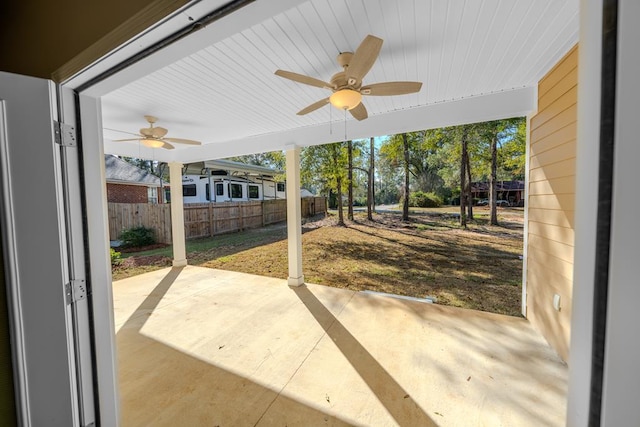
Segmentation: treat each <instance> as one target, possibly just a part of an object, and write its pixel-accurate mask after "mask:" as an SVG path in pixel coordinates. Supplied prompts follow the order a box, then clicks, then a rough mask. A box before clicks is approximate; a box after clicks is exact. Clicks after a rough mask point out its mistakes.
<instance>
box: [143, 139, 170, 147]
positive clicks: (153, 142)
mask: <svg viewBox="0 0 640 427" xmlns="http://www.w3.org/2000/svg"><path fill="white" fill-rule="evenodd" d="M140 142H142V145H145V146H147V147H151V148H160V147H162V146H163V145H164V142H162V141H160V140H157V139H143V140H141V141H140Z"/></svg>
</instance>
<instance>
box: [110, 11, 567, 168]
mask: <svg viewBox="0 0 640 427" xmlns="http://www.w3.org/2000/svg"><path fill="white" fill-rule="evenodd" d="M264 1H266V0H258V1H257V2H256V3H261V2H264ZM290 3H291V1H285V2H281V1H273V6H274V7H273V9H274V10H276V11H277V9H278V6H280V7H287V9H286V10H284V11H281V12H280V11H277V13H276V14H275V15H273V16H272V17H270V18H267V19H266V20H263V21H261V22H260V23H257V24H256V23H255V22H251V21H252V19H240V18H241V17H242V15H241V13H242V10H241V11H240V12H237V13H236V14H237V15H236V17H235V18H236V22H234V23H233V24H234V28H238V32H236V33H235V34H232V35H226V36H225V37H224V38H220V39H219V40H213V41H212V44H210V45H208V46H207V47H205V48H203V49H201V50H199V51H197V52H195V53H192V54H190V55H188V56H186V57H184V58H182V59H179V60H177V61H175V62H173V63H171V64H170V65H167V66H164V67H162V68H156V69H155V71H153V72H151V73H150V74H148V75H147V76H145V77H142V78H140V79H138V80H136V81H134V82H132V83H129V84H127V85H126V86H124V87H122V88H120V89H117V90H115V91H113V92H110V93H108V94H106V95H105V96H103V97H102V110H103V125H104V127H105V129H116V130H118V131H120V132H114V131H111V130H105V132H104V136H105V151H107V152H111V153H115V154H126V155H134V156H139V157H153V158H156V159H158V160H171V159H175V160H179V161H196V160H203V159H212V158H220V157H227V156H231V155H236V154H246V153H251V152H260V151H270V150H277V149H283V148H284V146H285V145H286V144H290V143H297V144H299V145H312V144H321V143H327V142H332V141H336V140H342V139H343V138H344V136H345V131H344V128H345V123H344V113H343V112H341V111H339V110H336V109H335V108H333V107H331V106H329V105H327V106H325V107H323V108H321V109H319V110H316V111H315V112H312V113H310V114H308V115H306V116H297V115H296V112H297V111H299V110H300V109H302V108H304V107H306V106H307V105H309V104H311V103H313V102H315V101H318V100H320V99H322V98H325V97H327V96H328V95H329V94H330V92H329V91H328V90H324V89H320V88H315V87H310V86H306V85H302V84H298V83H295V82H292V81H288V80H285V79H282V78H279V77H277V76H275V75H274V74H273V73H274V71H275V70H276V69H279V68H280V69H284V70H288V71H293V72H297V73H301V74H307V75H309V76H312V77H316V78H319V79H321V80H325V81H328V80H329V79H330V78H331V76H332V75H333V74H334V73H336V72H338V71H340V67H339V65H338V64H337V62H336V56H337V55H338V53H340V52H344V51H353V50H355V49H356V48H357V47H358V45H359V44H360V42H361V41H362V39H363V38H364V37H365V36H366V35H367V34H373V35H376V36H378V37H380V38H382V39H383V40H384V44H383V46H382V51H381V53H380V57H379V58H378V61H377V62H376V63H375V65H374V66H373V68H372V69H371V71H370V72H369V73H368V74H367V76H366V77H365V79H364V81H365V83H376V82H382V81H398V80H413V81H422V82H423V83H424V84H423V87H422V90H421V91H420V92H419V93H418V94H412V95H403V96H393V97H364V99H363V102H364V104H365V106H366V107H367V109H368V111H369V119H367V120H364V121H362V122H357V121H355V120H353V119H351V117H350V115H349V116H348V120H347V124H346V128H347V137H348V138H359V137H367V136H378V135H385V134H391V133H396V132H401V131H411V130H418V129H426V128H433V127H439V126H445V125H453V124H460V123H468V122H474V121H482V120H490V119H496V118H504V117H511V116H516V115H523V114H527V113H528V112H531V111H532V110H533V109H534V108H535V96H534V95H535V94H534V92H535V90H534V87H535V86H536V85H537V82H538V81H539V80H540V78H541V77H542V76H544V74H546V72H548V71H549V69H550V68H551V67H552V66H553V64H555V63H556V62H557V61H558V60H559V59H560V58H561V57H562V56H563V55H564V54H565V53H566V52H567V51H568V50H569V49H570V48H571V47H572V46H573V45H574V44H575V43H576V42H577V38H578V21H579V19H578V10H579V2H578V0H568V1H559V0H518V1H513V0H503V1H499V0H477V1H467V2H463V1H447V0H396V1H388V0H387V1H385V0H366V1H365V0H312V1H308V2H301V3H300V4H299V5H298V6H296V7H294V8H290V7H289V6H290ZM249 7H250V6H248V7H247V9H248V8H249ZM246 13H247V11H245V14H246ZM233 18H234V16H233V15H231V16H230V17H229V19H233ZM225 19H226V18H225ZM254 20H255V18H254ZM242 22H248V24H246V25H245V26H246V28H245V27H243V26H242V25H241V24H242ZM216 25H221V26H224V25H225V23H224V22H221V23H213V24H212V27H213V28H215V26H216ZM206 30H207V29H205V30H203V31H202V32H198V33H195V34H194V35H192V36H190V37H200V36H202V37H204V36H205V35H206ZM200 33H202V34H200ZM199 43H200V44H201V45H204V43H203V41H202V40H200V41H199ZM145 114H151V115H154V116H157V117H158V118H159V122H158V125H160V126H163V127H166V128H168V129H169V134H168V135H167V136H169V137H179V138H180V137H182V138H189V139H197V140H201V141H203V143H204V144H205V145H204V146H202V147H190V146H189V147H185V146H177V148H176V149H175V150H171V151H168V150H151V149H146V147H140V146H138V144H137V143H135V142H134V143H114V142H111V140H112V139H120V138H126V137H127V133H124V132H130V133H131V132H137V130H138V129H139V128H141V127H144V126H145V121H144V119H143V117H142V116H143V115H145ZM330 121H331V122H332V124H329V123H330Z"/></svg>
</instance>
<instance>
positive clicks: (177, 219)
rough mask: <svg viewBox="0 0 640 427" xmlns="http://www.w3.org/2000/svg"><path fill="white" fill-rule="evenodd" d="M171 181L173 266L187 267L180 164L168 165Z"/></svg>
mask: <svg viewBox="0 0 640 427" xmlns="http://www.w3.org/2000/svg"><path fill="white" fill-rule="evenodd" d="M169 177H170V179H171V182H170V185H171V240H172V243H173V266H174V267H183V266H185V265H187V250H186V248H185V237H184V203H183V201H182V163H178V162H170V163H169Z"/></svg>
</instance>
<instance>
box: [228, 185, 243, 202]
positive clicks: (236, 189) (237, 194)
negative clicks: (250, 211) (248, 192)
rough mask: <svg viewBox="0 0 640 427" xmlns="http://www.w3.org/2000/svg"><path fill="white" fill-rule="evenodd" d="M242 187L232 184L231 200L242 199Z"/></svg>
mask: <svg viewBox="0 0 640 427" xmlns="http://www.w3.org/2000/svg"><path fill="white" fill-rule="evenodd" d="M242 197H243V196H242V185H240V184H231V198H233V199H242Z"/></svg>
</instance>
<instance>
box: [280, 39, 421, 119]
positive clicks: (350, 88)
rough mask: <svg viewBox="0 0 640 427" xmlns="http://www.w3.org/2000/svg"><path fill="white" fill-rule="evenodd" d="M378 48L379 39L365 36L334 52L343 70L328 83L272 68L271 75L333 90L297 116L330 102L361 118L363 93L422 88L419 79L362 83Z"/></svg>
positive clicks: (385, 93) (389, 93) (403, 92)
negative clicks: (353, 48) (349, 47)
mask: <svg viewBox="0 0 640 427" xmlns="http://www.w3.org/2000/svg"><path fill="white" fill-rule="evenodd" d="M381 48H382V39H381V38H378V37H375V36H372V35H368V36H367V37H365V38H364V40H363V41H362V43H360V46H358V48H357V49H356V51H355V53H352V52H342V53H340V54H339V55H338V64H340V66H342V68H343V71H341V72H339V73H336V74H334V76H333V77H331V82H330V83H327V82H325V81H322V80H319V79H316V78H314V77H309V76H305V75H303V74H298V73H294V72H291V71H284V70H276V72H275V74H276V75H277V76H279V77H283V78H285V79H289V80H293V81H294V82H297V83H303V84H306V85H310V86H315V87H318V88H321V89H329V90H331V91H333V94H332V95H331V96H330V97H329V98H325V99H322V100H320V101H317V102H314V103H313V104H311V105H309V106H307V107H305V108H303V109H302V110H300V111H298V115H300V116H302V115H305V114H308V113H310V112H312V111H315V110H317V109H318V108H321V107H323V106H325V105H326V104H328V103H331V105H333V106H334V107H336V108H338V109H340V110H348V111H349V112H351V115H352V116H353V117H354V118H355V119H357V120H364V119H366V118H367V117H368V113H367V109H366V108H365V106H364V104H363V103H362V96H363V95H366V96H393V95H406V94H409V93H416V92H419V91H420V89H421V88H422V83H421V82H383V83H374V84H370V85H366V86H363V85H362V79H363V78H364V76H365V75H366V74H367V73H368V72H369V70H370V69H371V67H373V64H374V63H375V62H376V60H377V59H378V55H379V54H380V49H381Z"/></svg>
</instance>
